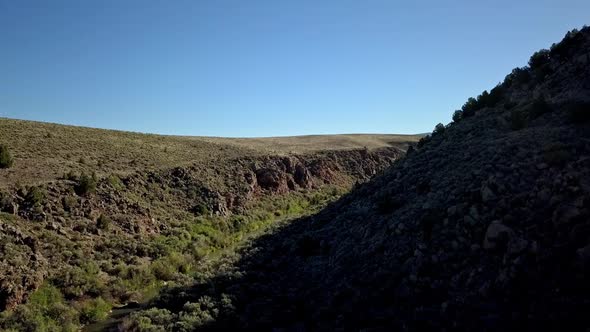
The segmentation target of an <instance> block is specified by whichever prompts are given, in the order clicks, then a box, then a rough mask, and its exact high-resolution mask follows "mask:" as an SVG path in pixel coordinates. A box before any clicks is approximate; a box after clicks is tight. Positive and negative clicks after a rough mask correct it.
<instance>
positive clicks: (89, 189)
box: [75, 174, 96, 196]
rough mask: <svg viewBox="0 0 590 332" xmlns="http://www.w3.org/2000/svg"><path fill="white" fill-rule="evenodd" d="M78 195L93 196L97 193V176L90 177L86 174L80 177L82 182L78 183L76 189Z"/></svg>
mask: <svg viewBox="0 0 590 332" xmlns="http://www.w3.org/2000/svg"><path fill="white" fill-rule="evenodd" d="M75 190H76V193H77V194H78V195H80V196H84V195H88V194H92V193H94V192H95V191H96V176H94V175H93V176H88V175H86V174H82V175H81V176H80V180H79V181H78V185H77V186H76V188H75Z"/></svg>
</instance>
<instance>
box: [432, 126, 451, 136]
mask: <svg viewBox="0 0 590 332" xmlns="http://www.w3.org/2000/svg"><path fill="white" fill-rule="evenodd" d="M446 129H447V128H446V127H445V125H444V124H442V123H439V124H437V125H436V126H435V127H434V131H433V132H432V134H433V135H442V134H444V133H445V130H446Z"/></svg>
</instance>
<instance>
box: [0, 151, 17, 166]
mask: <svg viewBox="0 0 590 332" xmlns="http://www.w3.org/2000/svg"><path fill="white" fill-rule="evenodd" d="M13 163H14V159H13V158H12V155H11V154H10V151H8V147H7V146H6V145H0V168H9V167H12V164H13Z"/></svg>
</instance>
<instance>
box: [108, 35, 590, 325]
mask: <svg viewBox="0 0 590 332" xmlns="http://www.w3.org/2000/svg"><path fill="white" fill-rule="evenodd" d="M589 123H590V28H584V29H582V30H581V31H572V32H570V33H568V34H567V36H566V37H565V38H564V39H563V40H562V41H561V42H560V43H557V44H554V45H553V46H551V48H550V49H548V50H542V51H539V52H537V53H535V54H534V55H533V56H532V57H531V60H530V62H529V66H527V67H524V68H517V69H515V70H514V71H513V72H512V73H510V74H509V75H508V76H507V77H506V79H505V81H504V82H503V83H501V84H499V85H498V86H496V87H494V88H493V89H492V90H490V91H489V92H488V91H485V92H484V93H482V94H481V95H480V96H478V97H477V98H471V99H469V100H468V101H467V103H466V104H465V105H464V106H463V108H462V110H459V111H457V112H455V113H454V114H453V122H452V123H450V124H448V125H446V126H444V125H442V124H441V125H437V126H436V129H435V131H434V132H433V133H432V135H430V136H428V137H426V138H424V139H422V140H421V141H420V142H419V143H418V144H417V146H416V147H415V148H412V149H410V151H408V154H407V156H406V157H405V158H402V159H400V160H398V161H396V162H395V163H394V164H393V166H392V167H390V168H389V169H387V170H386V171H385V172H384V173H383V174H381V175H379V176H377V177H375V178H373V179H372V180H370V181H369V182H368V183H365V184H363V185H360V186H359V187H356V188H355V189H354V190H353V191H352V192H351V193H350V194H348V195H345V196H344V197H343V198H341V199H339V200H338V201H336V202H334V203H332V204H330V205H329V206H328V207H326V208H325V209H323V210H322V211H320V212H319V213H317V214H314V215H312V216H307V217H304V218H301V219H299V220H296V221H294V222H291V223H289V224H286V225H284V226H283V227H281V228H279V229H277V230H276V231H275V232H273V233H272V234H267V235H265V236H262V237H260V238H258V239H253V240H252V241H251V242H250V245H249V247H247V248H246V249H244V250H242V251H241V254H240V256H238V258H235V257H233V258H228V264H226V265H225V266H224V268H223V269H221V270H220V271H219V272H218V273H216V274H215V276H213V277H212V278H209V279H206V280H203V282H201V283H197V284H196V285H194V286H192V287H185V288H178V289H169V290H168V291H167V293H165V294H163V295H161V296H160V297H159V298H157V299H156V300H154V301H153V302H152V303H151V306H150V308H149V309H145V310H143V311H141V312H137V313H134V314H132V315H130V317H129V318H127V319H126V320H125V322H124V323H123V324H121V325H120V326H119V328H120V329H122V330H129V331H135V330H137V329H138V328H139V329H140V330H142V329H149V328H162V329H165V330H171V331H184V330H185V328H186V327H187V326H189V327H190V328H195V329H196V328H201V329H203V330H232V329H242V330H252V331H271V330H281V331H318V330H321V331H324V330H325V331H333V330H343V331H344V330H351V331H360V330H362V331H369V330H370V331H396V330H401V331H404V330H406V331H423V330H437V331H440V330H447V331H448V330H453V331H455V330H459V331H472V330H484V331H507V330H523V331H524V330H534V331H545V330H570V331H573V330H576V331H585V330H587V329H588V327H590V320H589V317H588V312H590V301H589V299H590V287H589V284H588V273H589V272H590V223H589V220H590V199H589V198H590V182H589V179H590V124H589ZM190 328H189V329H190Z"/></svg>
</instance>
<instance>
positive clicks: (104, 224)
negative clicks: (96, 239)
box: [96, 214, 112, 230]
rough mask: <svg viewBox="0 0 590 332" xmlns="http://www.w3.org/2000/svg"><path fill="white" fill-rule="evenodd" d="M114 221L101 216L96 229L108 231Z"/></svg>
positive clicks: (97, 220)
mask: <svg viewBox="0 0 590 332" xmlns="http://www.w3.org/2000/svg"><path fill="white" fill-rule="evenodd" d="M111 223H112V220H111V218H109V217H108V216H106V215H104V214H101V215H100V217H98V219H96V227H97V228H98V229H102V230H108V229H109V227H110V226H111Z"/></svg>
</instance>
